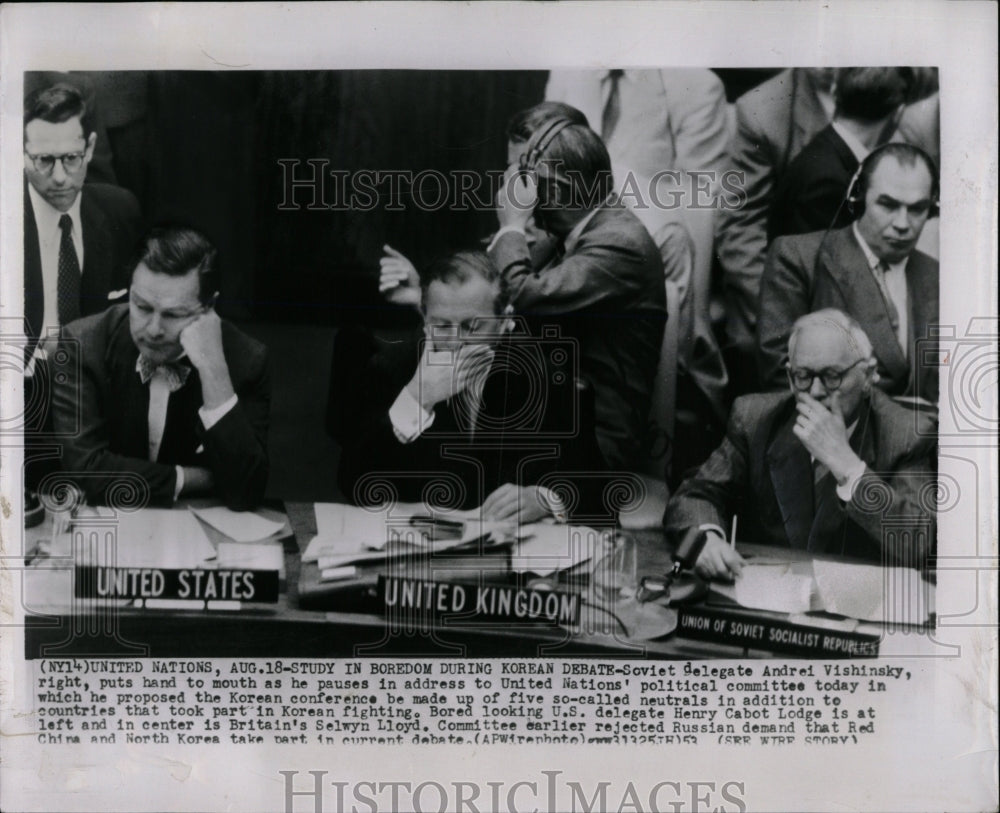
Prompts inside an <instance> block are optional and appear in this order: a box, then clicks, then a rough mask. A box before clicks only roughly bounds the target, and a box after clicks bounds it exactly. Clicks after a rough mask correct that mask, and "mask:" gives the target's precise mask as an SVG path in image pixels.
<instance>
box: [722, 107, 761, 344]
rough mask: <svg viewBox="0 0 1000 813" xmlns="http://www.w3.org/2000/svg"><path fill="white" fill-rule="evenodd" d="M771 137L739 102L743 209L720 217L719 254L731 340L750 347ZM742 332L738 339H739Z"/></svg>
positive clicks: (736, 150)
mask: <svg viewBox="0 0 1000 813" xmlns="http://www.w3.org/2000/svg"><path fill="white" fill-rule="evenodd" d="M766 147H767V139H766V138H765V136H764V134H763V133H761V132H759V131H758V130H757V129H756V128H755V126H754V123H753V120H752V118H751V116H750V114H749V111H748V110H747V109H746V108H745V106H744V105H742V104H740V103H739V102H737V104H736V136H735V139H734V141H733V148H732V155H733V161H732V163H733V168H734V169H735V170H736V171H737V172H739V173H741V174H742V177H741V186H742V189H743V199H742V200H741V201H740V204H741V205H739V206H736V207H729V206H726V207H723V209H722V211H721V212H720V217H719V221H718V222H719V234H718V249H717V250H718V255H719V261H720V263H721V264H722V268H723V273H724V280H725V286H726V288H727V290H728V293H729V299H730V307H731V309H733V312H732V313H731V314H730V315H729V322H730V338H733V339H736V340H737V341H738V342H739V343H742V342H744V341H745V342H747V343H749V342H750V341H751V340H752V337H753V329H754V326H755V325H756V324H757V299H758V291H759V289H760V279H761V275H762V274H763V272H764V254H765V252H766V250H767V213H768V206H769V204H770V198H771V190H772V189H773V187H774V167H773V158H772V156H771V155H770V154H769V151H768V150H767V148H766ZM734 334H737V335H734Z"/></svg>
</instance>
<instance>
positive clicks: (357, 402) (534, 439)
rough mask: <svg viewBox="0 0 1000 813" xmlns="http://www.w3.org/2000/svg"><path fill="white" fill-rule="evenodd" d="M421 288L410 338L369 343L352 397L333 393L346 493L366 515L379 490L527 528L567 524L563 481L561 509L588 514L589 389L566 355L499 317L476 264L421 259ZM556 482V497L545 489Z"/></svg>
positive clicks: (591, 469)
mask: <svg viewBox="0 0 1000 813" xmlns="http://www.w3.org/2000/svg"><path fill="white" fill-rule="evenodd" d="M419 282H420V288H421V291H420V303H421V305H420V308H421V313H422V315H423V323H424V324H423V332H422V334H421V335H415V336H413V337H412V338H406V339H404V340H401V341H396V342H392V343H389V342H386V343H384V344H383V346H382V347H378V345H377V343H373V344H374V346H372V347H369V348H368V355H369V358H368V360H367V362H366V364H364V365H362V368H361V372H360V373H359V374H358V375H357V376H356V378H355V380H353V381H351V384H352V388H351V391H350V392H349V393H345V392H343V390H341V391H340V392H338V393H331V398H336V399H338V400H339V401H340V402H341V404H340V409H341V410H342V411H344V412H345V415H344V417H343V418H342V419H341V421H340V423H341V424H342V426H340V428H339V431H337V440H338V441H339V442H340V444H341V447H342V451H341V458H340V468H339V471H338V483H339V485H340V489H341V491H342V492H343V494H344V496H345V497H346V498H347V499H348V500H350V501H351V502H355V503H361V504H364V503H368V502H382V501H384V500H385V499H386V498H387V497H388V496H389V495H388V493H387V492H388V491H391V492H393V493H394V494H395V496H396V497H397V498H398V499H400V500H401V501H403V502H419V501H422V500H425V499H427V498H428V497H429V496H433V495H434V494H437V495H438V496H443V495H446V494H447V495H449V497H448V498H446V499H445V500H444V502H445V503H448V504H449V505H453V506H456V507H460V508H463V509H475V508H480V507H481V508H482V513H483V516H484V518H486V519H490V520H497V521H508V520H509V521H517V522H520V523H528V522H534V521H536V520H538V519H541V518H543V517H547V516H552V517H554V518H556V519H557V520H559V519H566V518H567V516H566V515H567V512H568V509H569V508H570V506H567V505H566V504H565V502H564V501H563V500H562V498H561V497H559V496H558V493H557V492H558V491H560V490H561V488H562V487H563V486H564V485H565V484H567V483H570V484H571V486H572V488H573V490H574V491H576V492H578V493H576V494H574V498H573V499H572V500H571V502H572V503H573V504H575V505H578V506H579V507H580V508H581V509H582V510H584V511H587V512H588V513H589V514H591V515H593V514H595V513H596V514H599V513H600V512H601V510H602V508H601V505H602V502H601V489H602V488H603V481H602V480H601V473H602V472H603V471H604V469H605V468H606V467H605V465H604V463H603V460H602V459H601V453H600V450H599V448H598V445H597V438H596V433H595V431H594V427H593V407H592V405H590V404H589V403H588V401H587V399H588V397H589V391H588V390H581V389H580V388H578V386H577V384H576V380H577V377H578V375H577V370H578V364H579V361H578V359H577V358H576V355H577V353H576V346H575V344H574V343H573V342H571V341H568V340H566V339H565V338H561V337H559V336H558V335H552V336H542V337H537V338H533V337H532V336H530V335H529V334H528V332H527V329H526V328H525V326H524V325H523V320H520V319H517V320H514V319H511V318H510V317H509V316H507V315H504V313H503V308H502V305H501V293H500V292H501V287H500V285H501V281H500V275H499V272H498V270H497V269H496V267H495V266H494V265H493V263H492V262H491V260H490V258H489V257H488V256H487V255H486V254H485V253H482V252H476V251H463V252H458V253H456V254H454V255H452V256H449V257H446V258H444V259H441V260H438V261H436V262H433V263H431V264H430V265H429V266H428V267H427V268H426V269H425V270H424V271H423V273H422V274H421V276H420V279H419ZM331 406H333V405H331ZM582 472H586V476H584V477H582V478H581V477H576V478H574V475H575V474H580V473H582ZM557 475H558V477H559V488H556V487H553V488H548V487H546V486H545V485H543V484H544V482H545V481H546V480H547V479H551V478H554V477H556V476H557ZM579 492H588V493H587V494H586V496H584V495H583V494H581V493H579ZM591 492H592V493H591Z"/></svg>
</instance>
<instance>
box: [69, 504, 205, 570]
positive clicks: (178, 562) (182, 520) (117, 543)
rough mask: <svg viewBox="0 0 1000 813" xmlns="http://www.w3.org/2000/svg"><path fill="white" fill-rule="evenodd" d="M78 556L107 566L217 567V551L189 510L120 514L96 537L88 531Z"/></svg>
mask: <svg viewBox="0 0 1000 813" xmlns="http://www.w3.org/2000/svg"><path fill="white" fill-rule="evenodd" d="M79 530H80V528H79V527H78V528H76V529H75V530H74V535H76V534H77V532H78V531H79ZM95 530H97V529H96V528H95ZM111 531H114V536H113V537H112V536H111V533H110V532H111ZM77 554H78V556H79V557H80V559H81V561H83V562H86V563H89V564H97V565H105V566H115V567H162V568H189V567H190V568H193V567H205V566H206V565H207V566H209V567H212V566H214V563H215V556H216V551H215V546H214V545H212V543H211V542H210V541H209V540H208V537H207V536H206V535H205V531H204V529H203V528H202V527H201V525H200V524H199V522H198V520H197V519H195V518H194V515H193V514H191V512H190V511H188V510H187V509H177V510H169V509H159V508H143V509H142V510H140V511H135V512H132V513H125V512H120V513H119V515H118V517H117V518H116V519H115V521H114V523H113V524H109V525H108V527H107V530H104V529H103V528H101V529H100V530H99V531H98V533H97V534H96V535H95V534H93V533H89V532H85V533H84V543H83V546H82V549H80V550H78V551H77Z"/></svg>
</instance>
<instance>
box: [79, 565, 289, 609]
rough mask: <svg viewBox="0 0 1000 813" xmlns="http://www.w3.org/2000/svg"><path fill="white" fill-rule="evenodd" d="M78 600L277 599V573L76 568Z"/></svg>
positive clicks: (265, 571) (271, 602)
mask: <svg viewBox="0 0 1000 813" xmlns="http://www.w3.org/2000/svg"><path fill="white" fill-rule="evenodd" d="M75 582H76V586H75V589H74V595H75V596H76V597H77V598H91V599H93V598H101V599H189V600H193V601H253V602H257V603H265V604H274V603H275V602H277V600H278V571H277V570H221V569H220V570H214V569H212V570H208V569H195V568H192V569H185V570H174V569H169V570H168V569H164V568H158V567H78V568H76V579H75Z"/></svg>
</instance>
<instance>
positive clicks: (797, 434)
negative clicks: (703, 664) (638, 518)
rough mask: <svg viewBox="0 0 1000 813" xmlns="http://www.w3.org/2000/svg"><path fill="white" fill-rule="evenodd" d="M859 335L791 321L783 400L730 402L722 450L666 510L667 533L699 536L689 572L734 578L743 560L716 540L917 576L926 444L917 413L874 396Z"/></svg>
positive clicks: (928, 476) (929, 543) (826, 324)
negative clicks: (730, 532) (702, 533)
mask: <svg viewBox="0 0 1000 813" xmlns="http://www.w3.org/2000/svg"><path fill="white" fill-rule="evenodd" d="M876 367H877V363H876V360H875V357H874V355H873V353H872V345H871V341H870V340H869V339H868V337H867V336H866V335H865V332H864V331H863V330H862V329H861V327H860V325H859V324H858V323H857V322H856V321H855V320H854V319H852V318H851V317H849V316H847V315H846V314H844V313H843V312H841V311H838V310H834V309H827V310H821V311H816V312H815V313H811V314H807V315H805V316H803V317H801V318H800V319H799V320H798V321H796V322H795V325H794V327H793V328H792V333H791V337H790V340H789V361H788V364H787V368H786V373H787V378H788V391H786V392H783V393H761V394H754V395H746V396H743V397H742V398H738V399H737V400H736V402H735V403H734V404H733V409H732V413H731V415H730V418H729V426H728V429H727V432H726V439H725V440H724V441H723V442H722V445H721V446H719V448H718V449H716V451H715V452H714V453H713V454H712V456H711V457H710V458H709V459H708V460H707V461H706V462H705V464H704V465H702V467H701V468H700V469H699V470H698V472H697V473H696V474H695V475H694V476H693V477H691V478H689V479H688V480H686V481H685V482H684V483H683V484H682V485H681V487H680V488H679V489H678V490H677V493H676V494H675V496H674V497H673V499H672V500H671V501H670V504H669V505H668V506H667V511H666V515H665V517H664V522H665V525H666V528H667V531H668V532H670V533H677V534H682V533H684V532H685V531H687V530H688V529H689V528H692V527H701V528H704V529H705V530H707V532H708V534H707V536H708V541H707V543H706V545H705V548H704V550H703V551H702V553H701V556H700V557H699V559H698V563H697V566H696V568H697V570H698V571H699V572H700V573H701V574H702V575H704V576H706V577H709V578H723V579H732V578H734V577H735V576H737V575H738V574H739V572H740V570H741V569H742V567H743V565H744V560H743V558H742V557H741V556H740V554H739V553H738V552H737V550H736V549H735V548H734V547H732V546H731V545H730V544H729V543H728V542H726V540H725V536H727V533H726V531H724V530H723V529H728V528H730V527H731V523H732V520H733V517H734V516H738V518H739V521H738V528H739V532H740V534H739V535H740V539H741V540H745V541H748V542H755V543H760V544H768V545H775V546H780V547H786V548H788V547H791V548H797V549H800V550H808V551H810V552H813V553H818V554H834V555H842V556H850V557H856V558H861V559H868V560H874V561H878V562H881V563H883V564H886V565H897V564H905V565H908V566H915V567H922V566H924V565H925V564H926V560H927V557H928V556H929V555H930V554H931V553H932V549H933V544H934V533H933V522H934V518H933V516H932V515H931V513H930V512H929V510H928V503H929V502H930V499H929V490H930V489H931V487H932V484H933V476H934V475H933V468H932V464H933V460H932V455H933V454H934V450H935V436H934V426H933V423H932V419H931V418H930V417H929V416H928V414H927V413H923V412H919V411H917V410H912V409H908V408H906V407H904V406H901V405H899V404H898V403H896V402H895V401H893V400H892V399H891V398H890V397H889V396H887V395H885V394H884V393H883V392H882V391H881V390H879V389H878V387H876V386H875V384H876V382H877V380H878V372H877V370H876Z"/></svg>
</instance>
